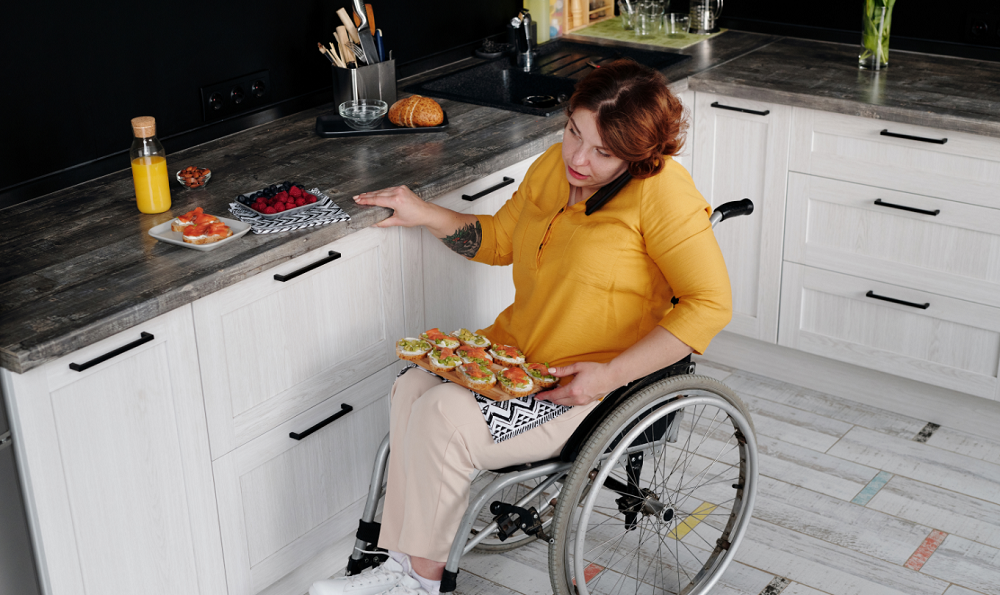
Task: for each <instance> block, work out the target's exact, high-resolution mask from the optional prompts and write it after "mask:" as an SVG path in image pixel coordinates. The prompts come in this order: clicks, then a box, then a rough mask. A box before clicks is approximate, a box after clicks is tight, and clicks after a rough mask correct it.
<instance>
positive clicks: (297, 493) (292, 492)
mask: <svg viewBox="0 0 1000 595" xmlns="http://www.w3.org/2000/svg"><path fill="white" fill-rule="evenodd" d="M396 367H397V366H389V367H386V368H384V369H383V370H382V371H380V372H377V373H376V374H374V375H373V376H372V377H370V378H367V379H365V380H363V381H361V382H359V383H357V384H355V385H354V386H351V387H350V388H347V389H346V390H344V391H342V392H341V393H338V394H337V395H334V396H332V397H330V398H328V399H327V400H325V401H323V402H322V403H320V404H318V405H316V406H314V407H312V408H310V409H308V410H307V411H304V412H302V413H301V414H299V415H297V416H295V417H293V418H292V419H290V420H288V421H285V422H283V423H281V424H280V425H278V426H276V427H275V428H273V429H271V430H269V431H268V432H266V433H264V434H263V435H261V436H260V437H258V438H255V439H254V440H252V441H250V442H247V443H246V444H243V445H242V446H239V447H237V448H236V449H234V450H232V451H231V452H229V453H227V454H225V455H223V456H222V457H220V458H218V459H216V460H215V462H214V463H213V465H214V469H215V480H216V488H217V491H218V497H219V516H220V521H221V527H222V536H223V549H224V553H225V561H226V575H227V578H228V581H229V593H230V594H231V595H249V594H255V593H260V592H261V591H263V590H265V589H267V592H268V593H269V594H272V595H276V594H278V593H285V594H288V595H300V594H301V593H304V592H305V591H306V590H308V588H309V584H311V583H312V582H313V581H315V580H318V579H320V578H326V577H328V576H331V575H333V574H334V573H335V572H336V571H337V570H339V569H340V568H343V566H344V565H345V564H346V563H347V557H348V556H349V555H350V552H351V549H352V548H353V546H354V533H355V531H356V530H357V528H358V519H359V518H360V517H361V511H362V509H363V507H364V503H365V497H366V496H367V491H368V482H369V479H370V477H371V469H372V462H373V461H374V459H375V451H376V450H377V448H378V445H379V443H380V442H381V441H382V438H383V437H384V436H385V434H386V432H388V430H389V400H388V394H389V389H390V388H391V387H392V383H393V381H394V380H395V377H396ZM344 404H346V405H348V406H350V407H353V410H351V411H349V412H346V413H345V412H344V410H343V409H342V406H343V405H344ZM338 414H340V415H341V417H339V418H336V419H334V420H333V421H329V420H330V418H331V416H334V415H338ZM324 422H326V425H322V424H323V423H324ZM317 425H319V426H320V427H318V428H317V429H315V430H314V431H313V432H312V433H309V434H308V435H306V436H304V437H303V436H302V434H304V433H306V432H307V431H308V430H309V429H312V428H315V427H316V426H317ZM293 433H294V434H296V435H297V436H298V437H299V439H295V438H293V437H292V436H291V434H293ZM305 564H310V566H309V572H307V573H295V574H291V575H290V574H289V573H292V572H293V571H295V570H296V569H297V568H300V567H301V566H303V565H305ZM283 577H284V578H283Z"/></svg>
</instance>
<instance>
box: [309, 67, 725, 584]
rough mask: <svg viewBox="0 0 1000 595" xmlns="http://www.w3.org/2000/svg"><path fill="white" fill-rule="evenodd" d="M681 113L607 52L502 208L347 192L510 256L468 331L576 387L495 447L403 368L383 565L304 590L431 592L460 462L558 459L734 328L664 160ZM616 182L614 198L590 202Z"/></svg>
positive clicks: (682, 186) (499, 256)
mask: <svg viewBox="0 0 1000 595" xmlns="http://www.w3.org/2000/svg"><path fill="white" fill-rule="evenodd" d="M682 111H683V110H682V106H681V104H680V102H679V101H678V100H677V98H676V97H674V96H673V95H672V94H671V93H670V91H669V90H668V89H667V87H666V83H665V81H664V79H663V77H662V76H661V75H660V74H659V73H657V72H656V71H654V70H651V69H649V68H646V67H643V66H640V65H638V64H636V63H634V62H630V61H625V60H621V61H617V62H615V63H613V64H610V65H607V66H604V67H602V68H600V69H597V70H595V71H593V72H592V73H591V74H589V75H588V76H587V77H586V78H584V79H583V80H582V81H580V83H579V84H578V85H577V88H576V90H575V92H574V94H573V96H572V98H571V99H570V106H569V109H568V110H567V112H568V115H569V118H568V120H567V123H566V129H565V133H564V136H563V142H562V143H560V144H557V145H554V146H553V147H551V148H550V149H549V150H548V151H546V152H545V153H544V154H543V155H542V156H541V157H539V158H538V160H537V161H535V163H533V164H532V166H531V168H530V169H529V170H528V173H527V175H526V176H525V179H524V181H523V182H522V183H521V185H520V187H519V188H518V191H517V192H516V193H515V195H514V196H513V197H512V198H511V199H510V200H509V201H508V202H507V203H506V204H505V205H504V206H503V207H502V208H501V209H500V211H499V212H498V213H497V214H496V215H494V216H482V215H465V214H461V213H456V212H454V211H451V210H448V209H445V208H442V207H439V206H436V205H433V204H430V203H426V202H424V201H422V200H421V199H419V198H418V197H417V196H416V195H415V194H413V193H412V192H411V191H410V190H408V189H407V188H405V187H397V188H387V189H384V190H379V191H376V192H366V193H364V194H361V195H359V196H356V197H354V198H355V200H356V201H357V203H358V204H361V205H377V206H380V207H388V208H391V209H393V210H394V211H395V212H394V213H393V215H392V216H391V217H389V218H388V219H386V220H384V221H382V222H381V223H379V224H378V225H379V227H389V226H395V225H399V226H404V227H414V226H417V225H422V226H424V227H426V228H427V229H428V230H429V231H430V232H431V233H433V234H434V235H435V236H436V237H438V238H440V239H441V240H442V241H443V242H444V243H445V244H446V245H447V246H449V247H450V248H452V249H453V250H455V251H456V252H458V253H459V254H461V255H463V256H465V257H467V258H470V259H472V260H475V261H477V262H482V263H486V264H491V265H508V264H513V265H514V269H513V271H514V284H515V288H516V294H515V298H514V303H513V304H511V306H510V307H508V308H507V309H506V310H504V311H503V312H502V313H501V314H500V316H499V317H497V319H496V321H495V322H494V324H493V325H492V326H491V327H489V328H487V329H484V330H482V331H480V334H483V335H485V336H487V337H488V338H489V339H491V340H492V341H494V342H497V343H503V344H508V345H516V346H518V347H519V348H520V349H521V350H522V351H523V352H524V353H525V354H526V356H527V358H528V361H535V362H551V365H552V366H553V367H552V368H551V370H550V373H551V374H553V375H555V376H558V377H564V376H571V375H572V376H573V379H572V381H570V382H569V383H568V384H564V385H563V386H561V387H558V388H555V389H554V390H551V391H549V392H546V393H542V394H541V395H539V396H538V398H539V399H545V400H547V401H549V402H551V403H553V404H555V405H562V406H566V407H565V408H559V409H560V411H565V412H563V413H561V414H560V415H558V416H557V417H555V418H554V419H551V420H550V421H545V422H544V423H542V424H541V425H538V426H537V427H534V428H532V429H530V430H528V431H525V432H523V433H520V434H517V435H515V436H513V437H511V438H509V439H506V440H503V441H501V442H497V441H496V440H495V439H494V437H493V436H491V433H490V431H489V429H488V428H487V425H486V423H484V419H483V415H482V413H481V411H480V408H479V407H478V406H477V405H476V402H475V400H474V399H473V398H472V397H471V396H470V393H469V391H467V390H466V389H464V388H462V387H460V386H457V385H455V384H450V383H442V381H441V380H440V379H439V378H437V377H436V376H434V375H431V374H429V373H428V374H425V373H421V372H410V373H406V374H401V375H400V377H399V378H398V379H397V380H396V383H395V385H394V386H393V393H392V414H391V421H390V429H389V434H390V457H389V471H388V484H387V492H386V496H385V505H384V513H383V518H382V529H381V535H380V539H379V544H378V545H379V546H380V547H383V548H386V549H387V550H389V552H390V559H389V560H387V561H386V563H385V564H383V565H382V566H381V567H379V568H377V569H373V570H369V571H366V572H364V573H362V574H359V575H357V576H354V577H349V578H343V579H333V580H327V581H320V582H318V583H316V584H314V585H313V588H312V589H311V590H310V593H311V595H335V594H341V593H350V594H352V595H374V594H375V593H383V592H388V591H389V590H392V589H395V590H394V591H393V593H411V594H413V593H415V594H421V595H422V594H423V593H424V592H427V593H430V594H431V595H434V594H435V593H436V592H437V590H438V588H439V587H440V579H441V575H442V570H443V568H444V564H445V561H446V560H447V557H448V550H449V548H450V546H451V542H452V540H453V539H454V536H455V533H456V531H457V529H458V525H459V521H460V519H461V516H462V514H463V512H464V510H465V508H467V506H468V499H469V485H470V482H469V474H470V472H471V471H473V470H474V469H498V468H502V467H506V466H509V465H514V464H519V463H524V462H528V461H536V460H542V459H546V458H550V457H553V456H556V455H557V454H558V453H559V452H560V450H561V449H562V447H563V445H564V444H565V443H566V441H567V440H568V439H569V436H570V435H571V434H572V433H573V431H574V430H575V429H576V427H577V426H578V425H579V424H580V422H581V421H582V420H583V419H584V418H585V417H586V415H587V414H588V413H589V412H590V411H591V410H592V409H593V408H594V407H595V406H596V404H597V402H598V400H599V399H600V398H601V397H603V396H604V395H606V394H608V393H609V392H611V391H612V390H614V389H616V388H618V387H620V386H622V385H624V384H627V383H628V382H630V381H632V380H635V379H637V378H640V377H642V376H645V375H647V374H649V373H651V372H654V371H656V370H658V369H660V368H663V367H666V366H668V365H670V364H672V363H674V362H676V361H678V360H680V359H682V358H684V357H685V356H687V355H689V354H691V353H692V352H697V353H701V352H702V351H703V350H704V349H705V348H706V347H707V346H708V343H709V341H710V340H711V339H712V337H714V336H715V334H716V333H718V331H719V330H721V329H722V327H723V326H725V325H726V324H727V323H728V322H729V319H730V317H731V296H730V287H729V278H728V275H727V273H726V268H725V263H724V261H723V259H722V254H721V252H720V250H719V246H718V244H717V243H716V241H715V236H714V235H713V233H712V230H711V225H710V224H709V214H710V212H711V209H710V207H709V205H708V204H707V203H706V202H705V200H704V199H703V198H702V197H701V195H700V194H699V193H698V191H697V190H696V189H695V187H694V184H693V182H692V181H691V177H690V176H689V175H688V173H687V171H686V170H684V168H683V167H682V166H680V165H679V164H678V163H677V162H675V161H674V160H673V159H672V158H671V156H672V155H675V154H676V153H677V152H678V150H679V149H680V146H681V143H682V139H681V136H680V133H681V131H682V128H683V125H684V122H683V116H682ZM613 187H620V190H619V191H618V193H617V194H616V195H615V196H614V198H613V199H612V200H608V201H607V202H606V204H603V206H599V205H598V204H597V203H598V202H599V201H600V199H601V198H602V197H604V198H605V199H607V195H608V192H607V191H608V189H610V188H613ZM602 188H604V189H605V190H604V191H602V190H601V189H602ZM598 207H599V208H598ZM674 297H676V298H678V299H679V302H678V303H677V304H676V305H674V303H672V301H671V299H672V298H674Z"/></svg>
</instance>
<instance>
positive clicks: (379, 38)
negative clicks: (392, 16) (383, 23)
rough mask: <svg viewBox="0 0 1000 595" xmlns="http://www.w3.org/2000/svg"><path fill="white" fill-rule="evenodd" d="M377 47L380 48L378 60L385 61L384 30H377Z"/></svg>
mask: <svg viewBox="0 0 1000 595" xmlns="http://www.w3.org/2000/svg"><path fill="white" fill-rule="evenodd" d="M375 49H376V50H378V61H379V62H385V44H383V43H382V30H381V29H376V30H375Z"/></svg>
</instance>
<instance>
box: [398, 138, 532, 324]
mask: <svg viewBox="0 0 1000 595" xmlns="http://www.w3.org/2000/svg"><path fill="white" fill-rule="evenodd" d="M536 157H537V156H534V157H531V158H529V159H526V160H524V161H521V162H520V163H517V164H514V165H512V166H510V167H508V168H506V169H503V170H501V171H499V172H497V173H495V174H491V175H489V176H486V177H485V178H483V179H482V180H480V181H478V182H475V183H472V184H469V185H467V186H465V187H463V188H460V189H458V190H455V191H454V192H450V193H448V194H446V195H444V196H442V197H441V198H439V199H436V200H435V201H434V202H435V204H438V205H441V206H443V207H446V208H449V209H452V210H455V211H459V212H461V213H470V214H475V215H492V214H494V213H496V212H497V211H498V210H499V209H500V207H502V206H503V205H504V203H505V202H507V200H508V199H510V197H511V196H512V195H513V194H514V192H515V191H516V190H517V187H518V186H519V185H520V183H521V180H522V179H523V178H524V174H525V173H526V172H527V171H528V167H530V166H531V164H532V163H533V162H534V160H535V158H536ZM506 180H511V181H510V182H507V181H506ZM501 184H502V186H501ZM498 186H499V187H498ZM494 188H495V189H494ZM491 189H493V190H491ZM487 191H489V192H487ZM484 193H485V194H484ZM479 194H484V195H483V196H481V197H480V198H476V199H475V200H473V201H469V200H463V198H462V196H463V195H464V196H468V197H474V196H476V195H479ZM406 231H407V232H409V233H408V235H407V240H405V241H404V243H407V244H408V251H409V252H410V254H409V255H408V256H406V258H407V260H408V262H409V263H411V264H410V265H409V266H407V267H406V268H407V270H411V269H412V270H417V271H420V272H421V274H420V276H419V278H413V279H412V280H411V283H410V284H408V287H409V290H408V294H410V295H413V296H416V300H417V301H418V302H419V304H421V305H422V308H421V309H420V311H419V312H416V311H412V309H408V313H409V312H412V314H410V316H409V317H408V318H407V334H409V335H412V334H414V333H419V332H422V331H425V330H427V329H428V328H431V327H440V328H441V330H442V331H444V332H446V333H448V332H451V331H454V330H457V329H459V328H462V327H465V328H468V329H470V330H476V329H479V328H483V327H486V326H489V325H490V324H493V321H494V319H496V317H497V315H498V314H500V312H502V311H503V309H504V308H506V307H507V306H509V305H510V304H512V303H513V302H514V276H513V272H512V270H511V267H509V266H505V267H494V266H488V265H484V264H481V263H477V262H472V261H471V260H468V259H466V258H463V257H462V256H459V255H458V254H456V253H455V252H453V251H452V250H451V249H449V248H448V247H446V246H445V245H444V244H443V243H442V242H441V240H439V239H438V238H436V237H434V236H433V235H432V234H431V233H430V232H428V231H427V230H425V229H423V228H421V229H411V230H406ZM410 295H408V296H407V301H410V299H411V298H410ZM410 320H412V321H413V324H412V326H411V325H410Z"/></svg>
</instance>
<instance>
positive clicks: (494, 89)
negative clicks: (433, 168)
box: [405, 40, 691, 116]
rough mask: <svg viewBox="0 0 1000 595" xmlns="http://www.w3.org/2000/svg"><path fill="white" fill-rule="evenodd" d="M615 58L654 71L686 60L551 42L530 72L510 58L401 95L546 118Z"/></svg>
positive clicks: (663, 54) (419, 85) (540, 48)
mask: <svg viewBox="0 0 1000 595" xmlns="http://www.w3.org/2000/svg"><path fill="white" fill-rule="evenodd" d="M619 58H631V59H633V60H635V61H636V62H638V63H640V64H644V65H646V66H649V67H652V68H655V69H657V70H659V69H662V68H666V67H667V66H671V65H674V64H677V63H680V62H683V61H684V60H688V59H690V58H691V57H690V56H685V55H682V54H672V53H668V52H654V51H647V50H639V49H633V48H624V47H609V46H600V45H592V44H587V43H578V42H571V41H563V40H555V41H551V42H549V43H546V44H543V45H540V46H538V55H537V57H536V58H535V61H534V65H533V66H532V68H531V71H530V72H525V71H524V70H523V69H522V68H518V67H515V66H512V63H511V58H509V57H503V58H497V59H496V60H493V61H490V62H486V63H482V64H477V65H475V66H470V67H468V68H465V69H463V70H458V71H456V72H451V73H448V74H445V75H442V76H439V77H437V78H435V79H431V80H428V81H424V82H421V83H415V84H413V85H409V86H407V87H405V90H406V91H409V92H411V93H419V94H421V95H428V96H431V97H441V98H443V99H452V100H455V101H462V102H465V103H474V104H476V105H485V106H487V107H495V108H499V109H504V110H511V111H516V112H522V113H525V114H533V115H536V116H549V115H551V114H554V113H556V112H559V111H561V110H563V109H565V108H566V105H567V102H568V100H569V97H570V95H572V94H573V88H574V87H575V86H576V82H577V81H578V80H580V79H582V78H583V77H584V76H586V75H587V74H588V73H589V72H590V71H591V70H592V69H593V66H592V65H591V64H596V65H598V66H600V65H601V64H605V63H608V62H612V61H614V60H617V59H619ZM588 63H589V64H588Z"/></svg>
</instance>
